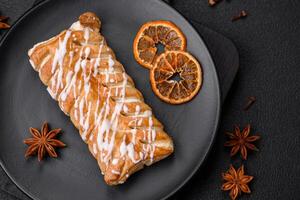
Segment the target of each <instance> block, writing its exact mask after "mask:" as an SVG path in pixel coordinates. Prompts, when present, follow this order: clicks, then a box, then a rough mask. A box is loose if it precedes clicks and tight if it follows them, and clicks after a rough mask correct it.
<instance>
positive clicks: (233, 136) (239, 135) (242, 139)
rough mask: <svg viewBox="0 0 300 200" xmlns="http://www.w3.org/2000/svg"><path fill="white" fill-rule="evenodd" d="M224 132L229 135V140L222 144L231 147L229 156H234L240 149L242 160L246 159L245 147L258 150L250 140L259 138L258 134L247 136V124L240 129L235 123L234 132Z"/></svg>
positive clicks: (248, 128)
mask: <svg viewBox="0 0 300 200" xmlns="http://www.w3.org/2000/svg"><path fill="white" fill-rule="evenodd" d="M226 134H227V135H228V136H229V138H230V140H229V141H227V142H225V144H224V146H226V147H232V149H231V152H230V156H234V155H235V154H237V153H238V152H239V151H240V152H241V156H242V158H243V159H244V160H247V149H250V150H254V151H258V149H257V148H256V146H255V145H254V144H252V142H254V141H256V140H258V139H260V136H258V135H252V136H249V134H250V125H249V124H248V125H247V126H246V127H245V128H244V129H243V130H242V131H241V130H240V128H239V127H238V126H237V125H235V129H234V133H230V132H226Z"/></svg>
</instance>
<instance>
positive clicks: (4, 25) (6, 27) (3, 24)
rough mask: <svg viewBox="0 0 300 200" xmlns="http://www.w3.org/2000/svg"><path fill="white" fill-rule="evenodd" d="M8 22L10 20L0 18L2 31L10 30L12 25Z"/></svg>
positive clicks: (3, 17) (4, 17)
mask: <svg viewBox="0 0 300 200" xmlns="http://www.w3.org/2000/svg"><path fill="white" fill-rule="evenodd" d="M7 20H8V17H6V16H0V30H1V29H8V28H10V25H9V24H8V23H7Z"/></svg>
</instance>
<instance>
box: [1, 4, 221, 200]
mask: <svg viewBox="0 0 300 200" xmlns="http://www.w3.org/2000/svg"><path fill="white" fill-rule="evenodd" d="M50 1H52V0H42V1H41V2H38V3H37V4H33V6H32V7H31V8H29V9H28V10H27V11H26V12H25V13H24V14H22V15H21V16H20V17H19V18H18V19H17V20H16V21H15V22H14V23H13V24H12V25H11V28H10V29H9V30H8V31H7V32H5V33H4V35H3V36H2V38H1V40H0V48H2V46H3V43H4V42H5V40H6V38H7V37H8V35H9V34H10V33H11V32H13V31H14V29H15V28H16V27H17V26H18V25H19V24H20V23H21V22H22V21H23V19H24V18H26V17H27V16H28V15H29V14H31V13H32V12H34V11H36V10H37V9H39V8H40V7H41V6H43V5H44V4H46V3H48V2H50ZM153 1H157V3H160V4H163V5H164V6H167V7H169V9H170V10H171V11H172V12H174V13H175V14H176V15H179V16H181V17H182V19H183V20H184V21H185V22H186V23H187V24H188V25H189V26H190V27H191V28H192V29H193V30H194V31H195V32H196V33H197V37H198V39H199V40H200V41H201V42H202V44H203V46H204V47H205V48H206V50H207V52H208V54H207V56H208V60H209V62H210V63H211V64H212V66H213V67H212V70H213V74H214V79H215V80H214V81H215V82H216V87H217V99H216V100H217V102H216V104H217V111H216V118H215V124H214V128H213V132H212V134H211V139H210V141H209V145H208V147H207V149H206V151H205V153H204V156H203V158H202V159H200V160H199V161H198V163H197V165H195V167H194V169H193V170H191V172H190V174H189V175H188V176H187V177H186V178H185V179H184V181H182V182H181V183H180V184H178V185H177V187H175V188H174V189H173V190H172V191H171V192H170V193H168V194H167V195H165V196H163V197H161V199H162V200H164V199H167V198H169V197H171V196H172V195H174V194H175V193H176V192H178V191H179V190H180V189H181V188H182V187H183V186H184V185H185V184H186V183H187V182H188V181H189V180H190V179H191V178H192V177H193V176H194V175H195V174H196V172H197V171H198V169H199V168H200V167H201V165H202V164H203V163H204V162H205V160H206V159H207V158H208V155H209V153H210V151H211V149H212V146H213V143H214V141H215V138H216V133H217V130H218V128H219V122H220V115H221V90H220V82H219V77H218V73H217V70H216V67H215V63H214V61H213V59H212V57H211V53H210V51H209V49H208V48H207V45H206V43H205V41H204V40H203V39H202V37H201V36H200V33H199V32H198V31H197V30H196V29H195V27H194V26H193V24H192V23H190V22H189V21H188V20H187V18H186V17H185V16H183V15H182V14H181V13H180V12H179V11H177V10H176V9H175V8H173V7H172V6H170V5H169V4H168V3H166V2H165V1H164V0H153ZM0 167H2V169H3V170H4V172H5V173H6V175H7V176H8V177H9V179H10V180H11V181H12V182H13V183H14V184H15V185H16V186H17V187H18V188H19V189H20V190H21V191H22V192H23V193H24V194H25V195H27V196H28V197H29V198H31V199H33V200H36V199H38V200H40V199H39V198H37V197H35V196H34V195H33V194H31V192H30V191H29V190H26V189H25V188H24V187H23V186H22V185H20V184H19V183H18V182H17V181H16V180H15V179H14V178H13V176H12V175H11V174H10V173H9V170H8V169H7V168H6V167H5V165H4V163H3V161H2V159H1V157H0Z"/></svg>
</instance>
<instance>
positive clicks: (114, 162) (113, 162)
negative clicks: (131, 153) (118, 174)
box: [111, 158, 119, 165]
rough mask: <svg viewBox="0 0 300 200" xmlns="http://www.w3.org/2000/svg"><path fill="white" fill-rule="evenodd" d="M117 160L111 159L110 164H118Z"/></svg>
mask: <svg viewBox="0 0 300 200" xmlns="http://www.w3.org/2000/svg"><path fill="white" fill-rule="evenodd" d="M118 162H119V159H117V158H114V159H113V160H112V162H111V164H113V165H116V164H118Z"/></svg>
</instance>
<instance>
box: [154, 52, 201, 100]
mask: <svg viewBox="0 0 300 200" xmlns="http://www.w3.org/2000/svg"><path fill="white" fill-rule="evenodd" d="M175 75H178V76H179V77H180V79H181V80H173V79H172V78H173V77H174V76H175ZM150 82H151V86H152V90H153V91H154V93H155V94H156V95H157V96H158V97H159V98H160V99H161V100H163V101H165V102H167V103H170V104H182V103H185V102H188V101H190V100H191V99H192V98H193V97H195V95H196V94H197V93H198V91H199V90H200V88H201V86H202V82H203V78H202V69H201V65H200V64H199V62H198V61H197V60H196V59H195V58H194V57H193V56H192V55H191V54H189V53H188V52H185V51H167V52H165V53H163V54H161V55H160V56H158V57H157V59H156V62H155V64H154V66H153V68H151V70H150Z"/></svg>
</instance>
